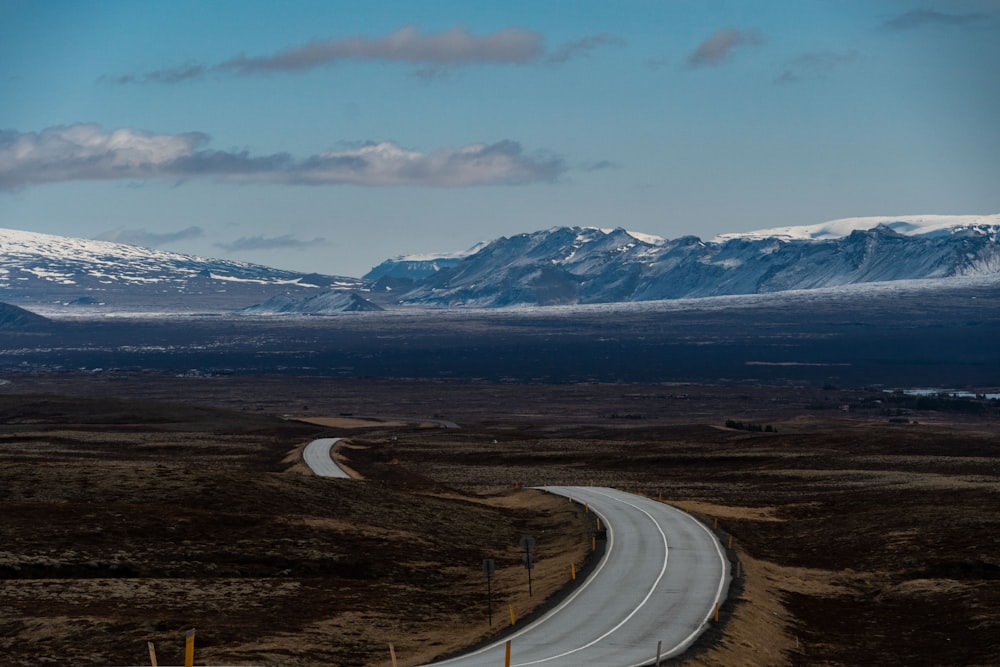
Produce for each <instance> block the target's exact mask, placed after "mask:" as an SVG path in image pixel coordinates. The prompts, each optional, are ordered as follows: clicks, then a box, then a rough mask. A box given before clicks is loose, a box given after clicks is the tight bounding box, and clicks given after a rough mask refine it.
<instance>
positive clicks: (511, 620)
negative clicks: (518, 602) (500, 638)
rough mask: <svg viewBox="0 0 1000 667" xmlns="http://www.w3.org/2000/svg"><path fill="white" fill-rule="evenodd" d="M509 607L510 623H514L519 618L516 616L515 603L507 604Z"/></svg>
mask: <svg viewBox="0 0 1000 667" xmlns="http://www.w3.org/2000/svg"><path fill="white" fill-rule="evenodd" d="M507 608H508V609H510V624H511V625H514V624H515V623H517V619H516V618H515V617H514V605H512V604H509V605H507Z"/></svg>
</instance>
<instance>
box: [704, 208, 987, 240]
mask: <svg viewBox="0 0 1000 667" xmlns="http://www.w3.org/2000/svg"><path fill="white" fill-rule="evenodd" d="M879 225H885V226H886V227H888V228H889V229H891V230H893V231H894V232H896V233H898V234H902V235H904V236H930V235H936V236H941V235H944V236H947V235H949V234H952V233H954V232H956V231H959V230H962V229H967V228H970V227H989V226H993V227H996V226H1000V213H997V214H994V215H904V216H896V217H887V216H875V217H865V218H841V219H839V220H830V221H827V222H821V223H819V224H816V225H803V226H798V227H772V228H770V229H758V230H756V231H752V232H731V233H728V234H719V235H718V236H716V237H715V238H713V239H712V243H725V242H726V241H730V240H732V239H754V240H761V239H767V238H775V239H781V240H783V241H822V240H829V239H839V238H844V237H845V236H849V235H850V234H851V232H854V231H865V230H868V229H874V228H875V227H878V226H879Z"/></svg>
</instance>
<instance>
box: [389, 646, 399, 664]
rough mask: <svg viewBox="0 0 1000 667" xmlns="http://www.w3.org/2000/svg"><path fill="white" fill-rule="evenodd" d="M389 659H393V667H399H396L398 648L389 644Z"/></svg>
mask: <svg viewBox="0 0 1000 667" xmlns="http://www.w3.org/2000/svg"><path fill="white" fill-rule="evenodd" d="M389 657H390V658H392V667H397V665H396V647H395V646H393V645H392V642H390V643H389Z"/></svg>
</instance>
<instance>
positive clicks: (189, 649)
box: [184, 628, 194, 667]
mask: <svg viewBox="0 0 1000 667" xmlns="http://www.w3.org/2000/svg"><path fill="white" fill-rule="evenodd" d="M184 667H194V628H191V629H190V630H188V631H187V639H186V641H185V642H184Z"/></svg>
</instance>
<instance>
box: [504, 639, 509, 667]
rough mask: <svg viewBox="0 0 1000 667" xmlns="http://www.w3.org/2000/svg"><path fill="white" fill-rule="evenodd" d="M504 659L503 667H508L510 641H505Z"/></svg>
mask: <svg viewBox="0 0 1000 667" xmlns="http://www.w3.org/2000/svg"><path fill="white" fill-rule="evenodd" d="M505 652H506V657H505V658H504V662H503V664H504V667H510V640H509V639H508V640H507V648H506V651H505Z"/></svg>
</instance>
